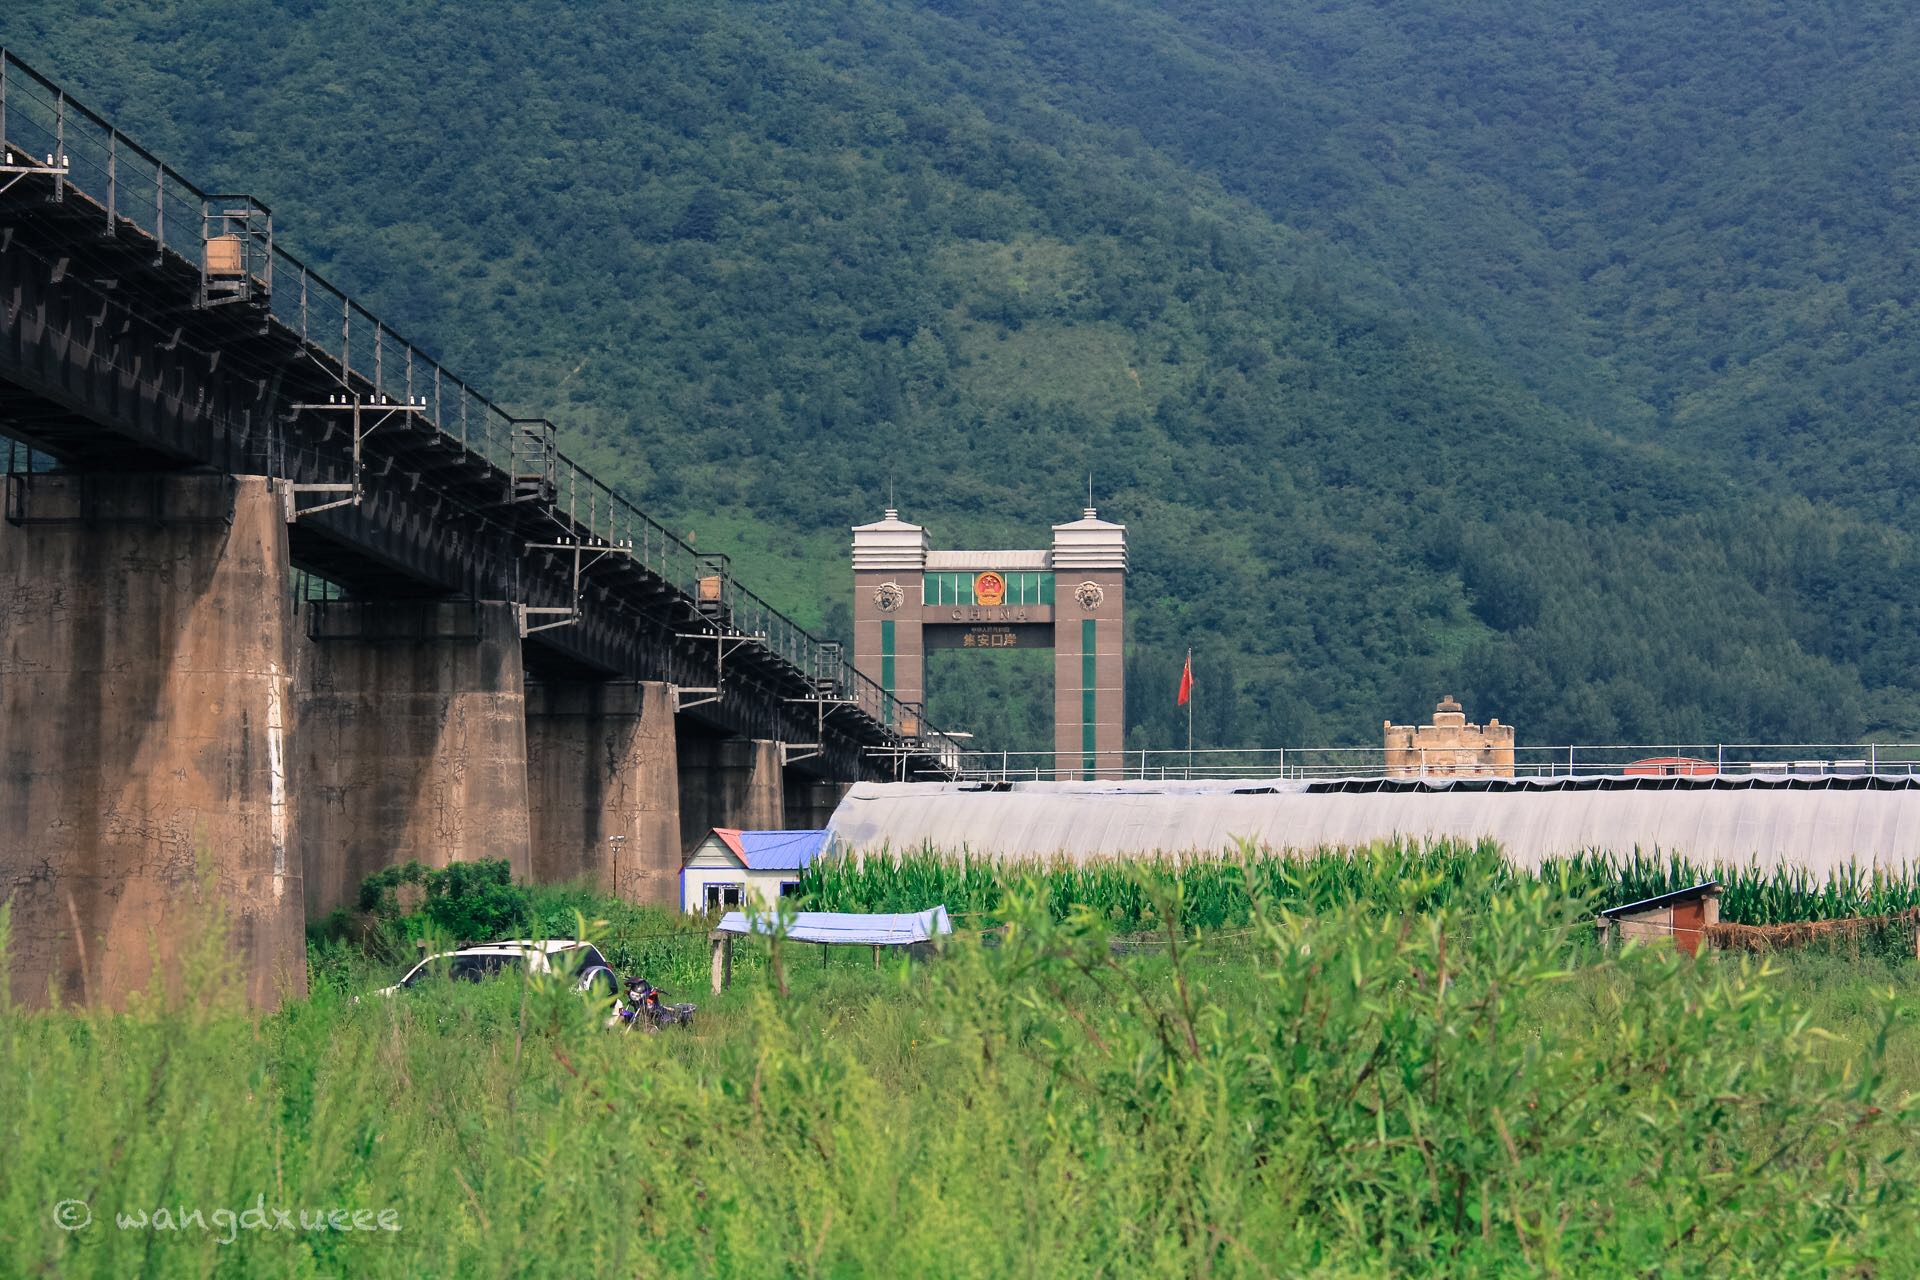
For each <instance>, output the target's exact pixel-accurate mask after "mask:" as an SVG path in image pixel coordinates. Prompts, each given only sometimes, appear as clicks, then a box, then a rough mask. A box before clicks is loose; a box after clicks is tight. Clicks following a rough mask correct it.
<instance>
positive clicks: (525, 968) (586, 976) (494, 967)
mask: <svg viewBox="0 0 1920 1280" xmlns="http://www.w3.org/2000/svg"><path fill="white" fill-rule="evenodd" d="M514 970H518V971H521V972H525V973H554V974H560V975H563V976H565V977H568V978H571V979H573V980H574V984H573V985H574V989H575V990H577V991H589V992H592V993H593V994H595V995H599V996H606V997H608V998H611V997H612V996H613V995H614V993H615V992H617V991H618V990H619V989H620V980H619V978H617V977H616V976H615V975H614V972H613V968H612V966H610V965H609V964H608V963H607V961H606V957H605V956H602V955H601V954H600V948H598V947H596V946H594V945H593V944H592V943H591V942H580V941H573V940H567V939H557V940H554V941H551V942H530V941H525V940H520V939H515V940H512V941H508V942H487V943H482V944H481V945H480V946H477V947H461V948H460V949H459V950H458V951H442V952H440V953H439V954H437V955H431V956H428V957H427V958H426V959H425V960H422V961H421V962H420V963H419V964H416V965H415V966H413V968H411V969H409V970H407V974H406V976H405V977H404V978H402V979H400V981H398V982H396V983H394V984H393V985H392V986H390V987H382V988H380V990H378V991H376V992H375V993H374V994H375V995H382V996H390V995H393V994H395V993H396V992H399V991H402V990H405V989H406V988H408V987H411V986H414V985H416V984H418V983H420V982H423V981H425V980H427V979H429V978H434V977H444V978H449V979H452V980H454V981H458V982H478V981H480V980H481V979H482V978H491V977H493V976H494V975H495V974H498V973H506V972H510V971H514Z"/></svg>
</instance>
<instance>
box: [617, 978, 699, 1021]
mask: <svg viewBox="0 0 1920 1280" xmlns="http://www.w3.org/2000/svg"><path fill="white" fill-rule="evenodd" d="M698 1007H699V1006H698V1005H691V1004H674V1003H672V1002H670V1001H668V1000H667V999H666V993H665V992H663V991H661V990H660V989H659V988H658V987H656V986H654V985H653V984H652V983H650V982H648V981H647V980H646V979H644V978H628V979H627V982H626V986H625V988H624V989H623V991H622V993H621V995H620V998H619V999H617V1000H615V1001H614V1004H613V1016H612V1017H610V1018H608V1019H607V1026H608V1028H609V1029H611V1030H614V1031H632V1030H634V1029H635V1028H636V1027H637V1028H639V1029H640V1030H642V1031H658V1030H659V1029H660V1028H662V1027H673V1026H680V1027H691V1026H692V1025H693V1013H694V1010H695V1009H697V1008H698Z"/></svg>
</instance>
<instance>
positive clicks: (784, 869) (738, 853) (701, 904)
mask: <svg viewBox="0 0 1920 1280" xmlns="http://www.w3.org/2000/svg"><path fill="white" fill-rule="evenodd" d="M828 837H829V833H828V832H825V831H740V830H737V829H735V828H733V827H715V828H714V829H713V830H712V831H711V832H709V833H708V834H707V838H706V839H705V840H702V841H701V842H700V843H699V844H697V845H695V846H694V849H693V852H692V853H690V854H688V855H687V860H686V862H685V863H684V864H682V865H681V868H680V909H681V910H682V911H685V912H687V913H688V914H690V915H700V914H704V913H706V912H708V911H738V910H740V909H742V908H744V907H755V906H760V907H770V906H773V905H774V904H775V903H776V902H778V901H779V900H780V899H781V898H783V897H785V896H786V895H787V894H789V893H791V892H792V891H793V890H794V888H795V887H797V886H798V885H799V883H800V873H801V872H802V871H804V870H805V869H806V868H807V866H808V865H809V864H810V863H812V861H813V860H814V859H815V858H816V857H818V856H820V853H821V852H822V851H823V850H824V849H825V848H826V847H827V840H828Z"/></svg>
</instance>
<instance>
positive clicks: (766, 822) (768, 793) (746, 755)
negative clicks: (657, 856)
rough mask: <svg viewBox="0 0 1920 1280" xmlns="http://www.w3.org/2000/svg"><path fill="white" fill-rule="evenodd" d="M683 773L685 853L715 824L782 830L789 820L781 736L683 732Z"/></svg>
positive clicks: (682, 841)
mask: <svg viewBox="0 0 1920 1280" xmlns="http://www.w3.org/2000/svg"><path fill="white" fill-rule="evenodd" d="M679 773H680V847H681V851H682V852H683V853H684V852H686V851H688V850H691V849H692V848H693V846H694V845H696V844H699V843H700V841H701V840H702V839H704V838H705V837H706V834H707V832H708V831H709V830H711V829H712V828H714V827H737V828H739V829H741V830H744V831H779V830H781V829H783V828H784V827H785V826H786V825H787V822H786V792H785V787H784V785H783V783H782V779H781V765H780V744H779V743H778V742H775V741H773V740H771V739H768V738H716V737H703V736H696V735H695V734H692V733H682V734H681V735H680V769H679ZM678 869H679V868H678V867H677V866H676V867H675V870H676V871H678Z"/></svg>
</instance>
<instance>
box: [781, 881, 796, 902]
mask: <svg viewBox="0 0 1920 1280" xmlns="http://www.w3.org/2000/svg"><path fill="white" fill-rule="evenodd" d="M798 892H800V882H799V881H798V880H782V881H781V882H780V896H781V897H783V898H791V897H792V896H793V895H794V894H796V893H798Z"/></svg>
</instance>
